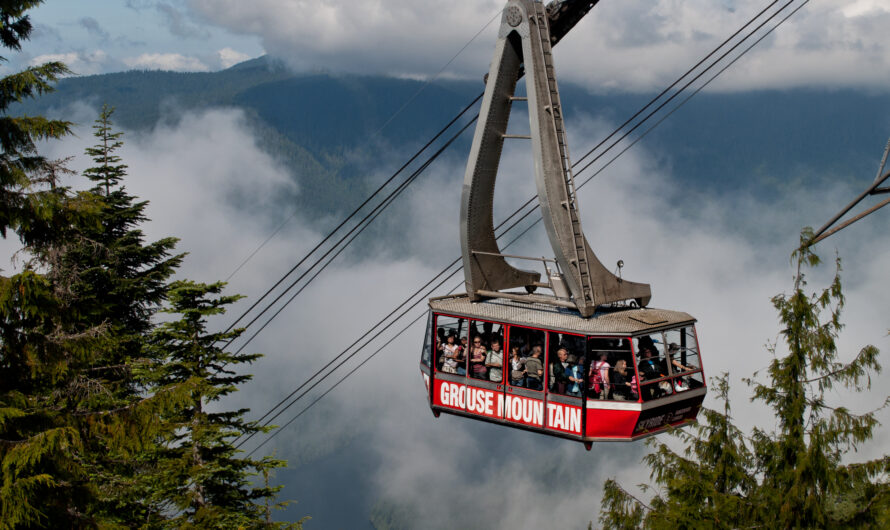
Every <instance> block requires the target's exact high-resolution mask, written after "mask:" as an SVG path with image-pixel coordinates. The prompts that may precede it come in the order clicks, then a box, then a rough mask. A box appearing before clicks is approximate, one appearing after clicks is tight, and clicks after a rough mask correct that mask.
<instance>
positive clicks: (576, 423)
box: [567, 408, 581, 433]
mask: <svg viewBox="0 0 890 530" xmlns="http://www.w3.org/2000/svg"><path fill="white" fill-rule="evenodd" d="M568 413H569V414H568V420H569V428H568V429H567V430H569V431H572V432H577V433H580V432H581V409H575V408H571V409H569V410H568Z"/></svg>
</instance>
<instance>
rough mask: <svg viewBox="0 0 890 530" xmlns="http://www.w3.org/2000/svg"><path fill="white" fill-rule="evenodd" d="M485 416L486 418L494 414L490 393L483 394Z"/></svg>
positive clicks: (492, 397)
mask: <svg viewBox="0 0 890 530" xmlns="http://www.w3.org/2000/svg"><path fill="white" fill-rule="evenodd" d="M485 414H486V415H488V416H491V415H493V414H494V396H492V395H491V393H490V392H486V393H485Z"/></svg>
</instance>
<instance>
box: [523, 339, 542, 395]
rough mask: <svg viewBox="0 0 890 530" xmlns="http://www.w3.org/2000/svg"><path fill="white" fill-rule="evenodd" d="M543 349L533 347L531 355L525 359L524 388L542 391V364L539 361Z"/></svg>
mask: <svg viewBox="0 0 890 530" xmlns="http://www.w3.org/2000/svg"><path fill="white" fill-rule="evenodd" d="M543 353H544V349H543V348H542V347H541V346H537V345H536V346H533V347H532V354H531V356H529V357H528V358H526V359H525V374H526V377H525V386H526V388H528V389H530V390H543V388H544V387H543V386H542V384H541V378H542V377H544V362H543V361H541V355H543Z"/></svg>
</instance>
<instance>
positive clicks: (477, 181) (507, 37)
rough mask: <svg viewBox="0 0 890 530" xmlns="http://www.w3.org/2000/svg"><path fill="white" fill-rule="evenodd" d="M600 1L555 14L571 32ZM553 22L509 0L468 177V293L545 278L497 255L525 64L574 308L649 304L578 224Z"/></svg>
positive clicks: (464, 242)
mask: <svg viewBox="0 0 890 530" xmlns="http://www.w3.org/2000/svg"><path fill="white" fill-rule="evenodd" d="M595 3H596V2H590V1H588V2H577V1H572V0H567V1H565V2H561V3H557V4H556V8H555V9H554V10H553V11H554V12H556V13H557V14H559V13H562V16H564V17H565V18H564V19H561V18H557V20H562V26H561V27H562V28H563V30H564V31H568V29H570V28H571V27H572V26H574V24H575V23H576V22H577V20H580V16H583V13H582V14H580V16H577V15H578V14H579V13H580V11H581V10H583V8H584V7H586V10H589V9H590V8H591V7H593V5H594V4H595ZM551 5H553V4H551ZM567 5H568V6H569V7H571V6H575V7H574V8H572V9H574V10H572V9H567V10H566V11H562V10H561V7H566V6H567ZM586 10H585V11H584V13H586ZM550 21H551V17H550V14H549V13H548V11H547V10H545V8H544V6H543V4H542V3H541V2H538V1H533V0H511V1H509V2H508V3H507V6H506V7H505V8H504V14H503V16H502V18H501V26H500V31H499V33H498V40H497V43H496V45H495V53H494V59H493V60H492V63H491V69H490V70H489V73H488V77H487V79H488V80H487V83H486V87H485V95H484V96H483V99H482V108H481V109H480V112H479V117H480V119H479V121H478V123H477V125H476V133H475V136H474V137H473V145H472V148H471V150H470V158H469V161H468V162H467V170H466V174H465V176H464V187H463V195H462V201H461V246H462V250H463V260H464V276H465V283H466V288H467V294H468V295H469V296H470V297H471V298H472V299H474V300H478V299H480V298H482V297H483V296H488V295H490V294H491V293H492V292H493V291H500V290H502V289H509V288H513V287H526V288H527V289H528V290H529V291H531V290H533V289H534V287H535V284H536V283H538V282H539V280H540V274H538V273H533V272H529V271H523V270H519V269H516V268H514V267H513V266H511V265H510V264H508V263H507V262H506V261H505V260H504V258H503V256H500V255H498V254H500V250H499V248H498V246H497V242H496V241H495V237H494V227H493V220H492V201H493V198H494V185H495V179H496V177H497V170H498V164H499V162H500V158H501V152H502V149H503V144H504V138H505V135H506V132H507V124H508V121H509V117H510V110H511V108H512V104H513V101H514V100H516V98H514V97H513V96H514V94H515V91H516V84H517V82H518V80H519V76H520V72H521V69H524V71H525V76H526V80H525V82H526V92H527V94H528V98H527V99H528V115H529V122H530V123H529V125H530V130H531V142H532V154H533V158H534V170H535V182H536V184H537V189H538V200H539V201H540V205H541V213H542V216H543V220H544V226H545V228H546V230H547V235H548V237H549V238H550V244H551V246H552V247H553V251H554V253H555V255H556V260H557V262H558V263H559V265H560V268H561V269H562V271H563V272H564V273H565V275H566V278H565V280H566V283H567V284H568V286H569V290H570V291H571V294H572V301H573V303H574V305H575V307H577V309H578V311H579V312H580V313H581V315H582V316H584V317H588V316H591V315H592V314H593V313H594V311H595V310H596V306H597V305H601V304H607V303H612V302H617V301H621V300H628V299H635V300H636V301H637V302H638V303H639V304H640V305H646V304H647V303H648V302H649V299H650V298H651V289H650V288H649V285H648V284H641V283H634V282H629V281H626V280H622V279H621V278H618V277H617V276H615V275H614V274H612V273H611V272H609V271H608V270H607V269H606V268H605V267H604V266H603V265H602V263H600V261H599V260H598V259H597V257H596V255H595V254H594V253H593V251H592V250H591V249H590V245H589V244H588V243H587V239H586V238H585V237H584V233H583V231H582V229H581V222H580V217H579V215H578V198H577V194H576V192H575V184H574V176H573V175H572V171H571V161H570V159H569V151H568V140H567V138H566V132H565V126H564V123H563V116H562V104H561V102H560V98H559V87H558V85H557V82H556V74H555V71H554V66H553V55H552V42H553V39H552V34H551V32H550ZM566 28H568V29H566ZM563 34H564V33H563ZM482 292H484V294H482ZM563 303H564V302H563Z"/></svg>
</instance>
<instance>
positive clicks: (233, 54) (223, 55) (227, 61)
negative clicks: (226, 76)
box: [216, 48, 250, 68]
mask: <svg viewBox="0 0 890 530" xmlns="http://www.w3.org/2000/svg"><path fill="white" fill-rule="evenodd" d="M216 53H217V55H219V63H220V65H222V67H223V68H228V67H230V66H234V65H236V64H238V63H242V62H244V61H246V60H248V59H250V55H247V54H246V53H241V52H239V51H237V50H233V49H232V48H223V49H221V50H219V51H217V52H216Z"/></svg>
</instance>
